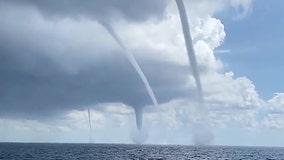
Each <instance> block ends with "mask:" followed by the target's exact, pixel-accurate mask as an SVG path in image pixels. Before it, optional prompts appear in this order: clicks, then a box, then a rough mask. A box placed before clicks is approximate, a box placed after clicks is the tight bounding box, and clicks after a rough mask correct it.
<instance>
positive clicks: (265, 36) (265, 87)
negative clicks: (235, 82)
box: [217, 0, 284, 99]
mask: <svg viewBox="0 0 284 160" xmlns="http://www.w3.org/2000/svg"><path fill="white" fill-rule="evenodd" d="M283 5H284V2H283V1H278V0H272V1H269V2H267V1H265V0H256V1H254V2H253V6H252V11H251V12H250V13H249V14H248V15H247V16H245V17H244V18H242V19H237V20H236V19H234V13H230V12H227V13H226V12H225V14H224V13H220V15H217V17H220V18H221V19H222V22H223V24H224V25H225V26H226V28H225V30H226V33H227V36H226V40H225V42H224V43H223V45H222V46H221V48H224V49H229V50H231V52H230V53H228V54H221V55H219V57H220V58H221V59H223V60H224V61H225V63H227V64H228V67H229V68H230V69H231V70H233V71H234V72H235V74H236V76H246V77H248V78H249V79H251V80H252V81H253V82H254V84H255V86H256V88H257V90H258V91H259V94H260V96H261V97H262V98H264V99H270V98H271V97H273V96H274V93H276V92H283V90H284V85H283V81H284V76H283V74H281V72H282V71H283V70H284V65H283V59H284V54H283V41H284V32H283V28H284V18H283V16H284V11H283V9H282V6H283Z"/></svg>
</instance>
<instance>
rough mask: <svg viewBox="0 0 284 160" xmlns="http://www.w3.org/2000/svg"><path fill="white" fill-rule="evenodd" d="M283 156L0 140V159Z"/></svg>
mask: <svg viewBox="0 0 284 160" xmlns="http://www.w3.org/2000/svg"><path fill="white" fill-rule="evenodd" d="M42 159H47V160H75V159H76V160H77V159H78V160H128V159H129V160H135V159H137V160H184V159H185V160H190V159H194V160H198V159H207V160H211V159H212V160H215V159H220V160H230V159H236V160H237V159H239V160H246V159H255V160H258V159H260V160H261V159H263V160H272V159H283V160H284V148H276V147H223V146H202V147H198V146H166V145H165V146H159V145H125V144H29V143H0V160H42Z"/></svg>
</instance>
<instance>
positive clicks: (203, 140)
mask: <svg viewBox="0 0 284 160" xmlns="http://www.w3.org/2000/svg"><path fill="white" fill-rule="evenodd" d="M176 4H177V7H178V11H179V16H180V20H181V25H182V31H183V35H184V39H185V45H186V49H187V55H188V60H189V63H190V66H191V69H192V74H193V77H194V79H195V83H196V86H197V91H198V101H199V110H198V111H197V112H198V113H197V115H198V119H199V120H198V122H197V123H196V124H195V126H194V128H195V130H194V134H193V143H194V144H196V145H208V144H210V143H211V142H212V141H213V139H214V136H213V134H212V132H211V129H210V126H209V120H208V110H207V107H206V105H205V103H204V97H203V90H202V85H201V80H200V75H199V72H198V65H197V60H196V55H195V52H194V48H193V43H192V37H191V33H190V27H189V22H188V17H187V14H186V9H185V6H184V3H183V0H176Z"/></svg>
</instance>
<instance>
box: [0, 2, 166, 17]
mask: <svg viewBox="0 0 284 160" xmlns="http://www.w3.org/2000/svg"><path fill="white" fill-rule="evenodd" d="M168 2H169V0H143V1H141V0H84V1H82V0H60V1H58V0H47V1H46V0H44V1H43V0H10V1H9V2H7V1H6V2H5V3H14V4H18V5H26V6H33V7H36V8H37V9H38V10H39V11H40V12H41V13H43V15H45V16H46V17H48V18H52V17H59V18H60V17H73V18H78V17H81V16H83V17H89V18H95V19H98V18H99V19H103V20H113V19H116V18H117V17H124V18H125V19H128V20H131V21H143V20H146V19H148V18H153V17H156V18H161V17H163V15H164V12H165V9H166V6H167V4H168ZM2 3H3V2H2Z"/></svg>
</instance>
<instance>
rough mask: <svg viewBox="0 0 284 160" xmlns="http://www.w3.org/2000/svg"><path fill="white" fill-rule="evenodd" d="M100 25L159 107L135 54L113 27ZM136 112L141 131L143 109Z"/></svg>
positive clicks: (135, 109) (102, 23) (104, 24)
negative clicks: (120, 50) (111, 38)
mask: <svg viewBox="0 0 284 160" xmlns="http://www.w3.org/2000/svg"><path fill="white" fill-rule="evenodd" d="M99 23H100V24H101V25H102V26H103V27H104V28H105V29H106V30H107V31H108V33H109V34H110V35H111V36H112V37H113V39H114V40H115V41H116V42H117V43H118V44H119V46H120V47H121V48H122V49H123V50H124V51H125V52H124V53H125V54H126V56H127V58H128V60H129V61H130V63H131V64H132V66H133V67H134V69H135V70H136V72H137V73H138V75H139V77H140V78H141V80H142V82H143V84H144V85H145V88H146V90H147V93H148V94H149V96H150V98H151V100H152V102H153V104H154V106H158V101H157V99H156V96H155V94H154V92H153V90H152V88H151V86H150V84H149V82H148V80H147V78H146V76H145V74H144V73H143V71H142V69H141V68H140V66H139V64H138V63H137V61H136V59H135V57H134V56H133V54H132V53H131V52H130V51H129V50H128V49H127V48H126V46H125V45H124V44H123V43H122V41H121V40H120V38H119V36H118V34H117V33H116V32H115V30H114V29H113V28H112V26H111V25H110V24H108V23H106V22H104V21H99ZM134 111H135V117H136V126H137V129H138V130H139V131H141V129H142V115H143V113H142V108H140V109H139V108H136V107H134Z"/></svg>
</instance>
